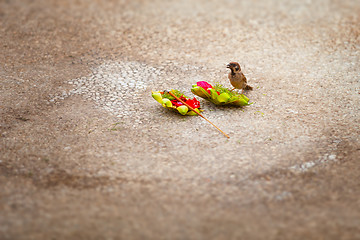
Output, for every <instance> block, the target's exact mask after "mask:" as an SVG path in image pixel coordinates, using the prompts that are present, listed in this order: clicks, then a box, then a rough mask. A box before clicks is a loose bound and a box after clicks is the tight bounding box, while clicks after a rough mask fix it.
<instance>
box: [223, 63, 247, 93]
mask: <svg viewBox="0 0 360 240" xmlns="http://www.w3.org/2000/svg"><path fill="white" fill-rule="evenodd" d="M226 67H227V68H230V70H231V72H230V73H229V75H228V77H229V80H230V83H231V85H233V87H234V88H233V89H232V90H231V91H233V90H234V89H241V94H242V93H243V91H244V90H253V87H251V86H249V85H248V84H247V80H246V77H245V75H244V74H243V73H242V71H241V67H240V64H238V63H237V62H231V63H229V64H228V65H227V66H226Z"/></svg>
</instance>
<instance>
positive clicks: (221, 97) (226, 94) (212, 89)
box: [191, 81, 250, 106]
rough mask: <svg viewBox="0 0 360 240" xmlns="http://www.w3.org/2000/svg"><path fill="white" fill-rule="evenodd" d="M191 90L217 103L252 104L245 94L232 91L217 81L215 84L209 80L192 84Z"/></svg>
mask: <svg viewBox="0 0 360 240" xmlns="http://www.w3.org/2000/svg"><path fill="white" fill-rule="evenodd" d="M191 91H192V92H193V93H194V94H195V95H197V96H199V97H201V98H204V99H206V100H208V101H210V102H212V103H214V104H215V105H234V106H247V105H250V103H249V98H248V97H246V96H245V95H244V94H238V93H236V92H233V91H230V90H229V89H228V88H226V87H224V86H223V85H221V84H219V83H216V84H215V86H212V85H211V84H209V83H208V82H205V81H200V82H197V83H196V85H195V84H194V85H193V86H192V89H191Z"/></svg>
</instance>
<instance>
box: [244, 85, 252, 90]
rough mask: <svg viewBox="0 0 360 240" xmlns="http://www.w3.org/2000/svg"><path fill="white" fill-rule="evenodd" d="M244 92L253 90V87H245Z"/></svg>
mask: <svg viewBox="0 0 360 240" xmlns="http://www.w3.org/2000/svg"><path fill="white" fill-rule="evenodd" d="M245 90H253V87H252V86H250V85H246V87H245Z"/></svg>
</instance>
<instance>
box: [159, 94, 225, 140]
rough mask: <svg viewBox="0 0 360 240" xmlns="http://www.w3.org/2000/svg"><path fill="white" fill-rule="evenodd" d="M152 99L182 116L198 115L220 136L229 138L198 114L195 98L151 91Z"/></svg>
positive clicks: (197, 104)
mask: <svg viewBox="0 0 360 240" xmlns="http://www.w3.org/2000/svg"><path fill="white" fill-rule="evenodd" d="M152 97H153V98H154V99H155V100H156V101H158V102H159V103H161V105H162V106H163V107H165V108H167V109H170V110H175V111H178V112H179V113H181V114H182V115H190V116H194V115H199V116H200V117H202V118H203V119H205V120H206V121H207V122H209V123H210V124H211V125H213V126H214V127H215V128H216V129H217V130H219V131H220V132H221V133H222V134H224V135H225V136H226V137H227V138H229V136H228V135H227V134H226V133H224V132H223V131H221V129H220V128H218V127H217V126H215V125H214V124H213V123H212V122H210V121H209V120H208V119H207V118H206V117H204V116H203V115H202V114H201V113H200V112H201V111H202V110H200V109H199V108H200V102H199V101H198V100H196V98H193V99H190V98H188V97H186V96H185V95H184V94H183V93H181V92H180V91H178V90H171V91H163V92H160V91H157V92H154V91H152Z"/></svg>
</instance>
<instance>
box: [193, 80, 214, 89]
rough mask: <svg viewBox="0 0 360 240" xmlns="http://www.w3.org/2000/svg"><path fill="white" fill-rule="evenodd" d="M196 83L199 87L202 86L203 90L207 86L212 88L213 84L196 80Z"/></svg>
mask: <svg viewBox="0 0 360 240" xmlns="http://www.w3.org/2000/svg"><path fill="white" fill-rule="evenodd" d="M196 85H198V86H199V87H202V88H203V89H205V90H207V89H208V88H213V86H211V84H209V83H207V82H205V81H200V82H197V83H196Z"/></svg>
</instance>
